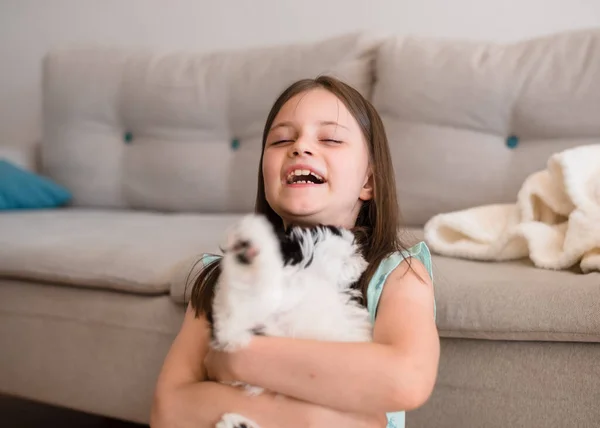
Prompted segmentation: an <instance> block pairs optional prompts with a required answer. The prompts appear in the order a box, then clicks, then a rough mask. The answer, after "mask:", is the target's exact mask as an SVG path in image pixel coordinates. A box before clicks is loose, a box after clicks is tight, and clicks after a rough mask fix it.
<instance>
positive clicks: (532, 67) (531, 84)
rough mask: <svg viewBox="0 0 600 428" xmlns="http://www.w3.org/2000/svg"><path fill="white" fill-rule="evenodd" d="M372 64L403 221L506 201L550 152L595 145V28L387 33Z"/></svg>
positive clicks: (599, 41)
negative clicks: (494, 34)
mask: <svg viewBox="0 0 600 428" xmlns="http://www.w3.org/2000/svg"><path fill="white" fill-rule="evenodd" d="M375 70H376V73H377V75H376V84H375V87H374V93H373V103H374V105H375V107H376V108H377V109H378V111H379V112H380V113H381V115H382V118H383V120H384V124H385V126H386V130H387V133H388V137H389V140H390V145H391V151H392V155H393V159H394V167H395V173H396V182H397V186H398V196H399V200H400V204H401V208H402V214H403V217H404V221H405V223H407V224H408V225H412V226H418V225H422V224H424V223H425V222H426V221H427V220H428V219H429V218H430V217H431V216H433V215H435V214H437V213H441V212H447V211H454V210H460V209H464V208H468V207H472V206H476V205H483V204H493V203H513V202H515V201H516V196H517V192H518V190H519V188H520V186H521V184H522V183H523V181H524V179H525V178H526V177H527V176H528V175H529V174H531V173H532V172H534V171H537V170H539V169H543V168H545V167H546V161H547V160H548V157H549V156H550V155H551V154H552V153H554V152H556V151H560V150H564V149H567V148H570V147H573V146H576V145H583V144H590V143H600V120H599V117H600V116H599V114H600V30H583V31H576V32H568V33H562V34H555V35H551V36H545V37H540V38H537V39H531V40H526V41H523V42H520V43H515V44H508V45H498V44H493V43H481V42H471V41H458V40H432V39H426V38H412V37H407V38H405V37H397V38H391V39H389V40H386V41H385V43H384V44H383V45H382V46H381V48H380V49H379V50H378V53H377V56H376V62H375Z"/></svg>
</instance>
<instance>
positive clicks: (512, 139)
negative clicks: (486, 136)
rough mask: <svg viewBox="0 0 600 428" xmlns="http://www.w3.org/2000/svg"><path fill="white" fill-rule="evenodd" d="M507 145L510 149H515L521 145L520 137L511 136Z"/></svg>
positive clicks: (507, 140)
mask: <svg viewBox="0 0 600 428" xmlns="http://www.w3.org/2000/svg"><path fill="white" fill-rule="evenodd" d="M506 145H507V146H508V147H509V148H511V149H514V148H515V147H517V146H518V145H519V137H517V136H516V135H511V136H510V137H508V138H507V139H506Z"/></svg>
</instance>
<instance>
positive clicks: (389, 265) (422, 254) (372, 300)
mask: <svg viewBox="0 0 600 428" xmlns="http://www.w3.org/2000/svg"><path fill="white" fill-rule="evenodd" d="M411 258H412V259H416V260H418V261H419V262H421V263H422V264H423V266H424V267H425V269H426V270H427V273H428V274H429V277H430V279H431V281H433V267H432V261H431V252H430V251H429V247H428V246H427V244H426V243H425V242H424V241H421V242H419V243H417V244H415V245H413V246H412V247H410V248H407V249H406V250H402V251H396V252H394V253H392V254H390V255H389V256H387V257H386V258H384V259H383V260H382V261H381V263H380V264H379V266H378V267H377V270H376V271H375V273H374V274H373V277H372V278H371V281H370V282H369V285H368V288H367V308H368V310H369V314H370V315H371V321H372V322H375V314H376V313H377V307H378V305H379V299H380V297H381V293H382V291H383V287H384V285H385V282H386V280H387V278H388V276H389V275H390V274H391V273H392V272H393V271H394V269H396V268H397V267H398V266H399V265H400V263H402V262H403V261H405V260H408V259H411ZM434 307H435V302H434ZM434 316H435V310H434Z"/></svg>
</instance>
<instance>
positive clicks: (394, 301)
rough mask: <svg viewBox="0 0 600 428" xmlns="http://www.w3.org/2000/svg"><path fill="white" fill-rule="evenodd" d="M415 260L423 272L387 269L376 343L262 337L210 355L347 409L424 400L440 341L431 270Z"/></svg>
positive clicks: (289, 392) (251, 379)
mask: <svg viewBox="0 0 600 428" xmlns="http://www.w3.org/2000/svg"><path fill="white" fill-rule="evenodd" d="M411 264H412V266H413V269H414V270H415V271H416V273H415V272H413V271H411V270H410V269H408V265H407V263H406V261H404V262H402V263H401V264H400V265H399V266H398V267H397V268H396V269H395V270H394V271H393V272H392V273H391V274H390V275H389V276H388V279H387V281H386V284H385V287H384V290H383V292H382V295H381V298H380V303H379V308H378V312H377V318H376V322H375V326H374V343H341V342H320V341H315V340H301V339H287V338H277V337H261V336H258V337H255V338H253V339H252V341H251V342H250V345H249V346H248V347H246V348H245V349H242V350H240V351H238V352H236V353H232V354H229V355H228V356H226V355H224V354H219V355H218V356H216V355H215V356H211V355H209V359H212V360H214V363H213V364H211V366H213V365H214V370H215V372H218V373H219V374H220V375H222V374H223V373H225V375H224V376H221V377H225V378H229V379H227V380H241V381H244V382H247V383H250V384H253V385H260V386H262V387H264V388H267V389H269V390H272V391H277V392H279V393H281V394H284V395H286V396H290V397H295V398H297V399H300V400H307V401H311V402H313V403H317V404H320V405H323V406H327V407H331V408H335V409H339V410H341V411H353V412H361V413H367V414H377V413H380V412H393V411H401V410H405V411H408V410H412V409H415V408H417V407H420V406H421V405H422V404H424V403H425V402H426V401H427V399H428V398H429V396H430V394H431V392H432V390H433V387H434V384H435V380H436V376H437V368H438V360H439V352H440V348H439V346H440V345H439V337H438V332H437V328H436V325H435V319H434V303H433V302H434V300H433V298H434V296H433V286H432V283H431V281H430V279H429V274H428V272H427V270H426V269H425V267H424V266H423V264H422V263H421V262H420V261H419V260H417V259H413V260H412V261H411ZM217 358H219V360H218V361H220V362H217ZM219 366H220V367H219ZM209 368H210V369H213V367H210V366H209Z"/></svg>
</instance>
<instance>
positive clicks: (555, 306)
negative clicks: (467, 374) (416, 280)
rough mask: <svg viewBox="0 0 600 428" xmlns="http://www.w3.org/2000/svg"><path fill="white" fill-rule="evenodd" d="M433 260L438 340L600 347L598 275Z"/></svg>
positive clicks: (519, 264) (523, 263)
mask: <svg viewBox="0 0 600 428" xmlns="http://www.w3.org/2000/svg"><path fill="white" fill-rule="evenodd" d="M411 232H412V236H414V237H415V238H416V239H423V231H422V230H412V231H411ZM432 259H433V262H432V263H433V274H434V287H435V296H436V304H437V325H438V329H439V332H440V336H442V337H449V338H450V337H451V338H468V339H488V340H514V341H565V342H600V272H593V273H588V274H582V273H580V272H577V271H575V270H572V271H570V270H561V271H554V270H546V269H540V268H537V267H535V266H534V265H533V264H532V263H531V262H530V261H529V260H527V259H523V260H518V261H513V262H481V261H474V260H466V259H458V258H451V257H442V256H439V255H436V254H433V257H432Z"/></svg>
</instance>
